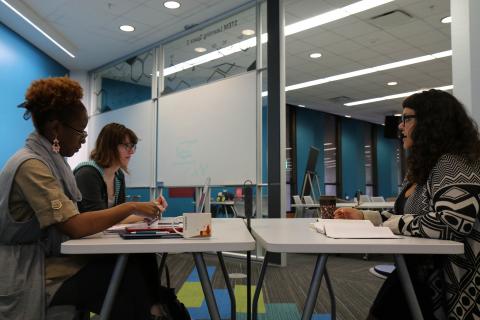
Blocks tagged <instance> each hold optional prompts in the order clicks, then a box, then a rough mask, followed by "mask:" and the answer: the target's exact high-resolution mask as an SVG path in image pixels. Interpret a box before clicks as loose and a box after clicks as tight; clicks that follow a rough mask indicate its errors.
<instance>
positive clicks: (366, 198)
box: [360, 194, 372, 203]
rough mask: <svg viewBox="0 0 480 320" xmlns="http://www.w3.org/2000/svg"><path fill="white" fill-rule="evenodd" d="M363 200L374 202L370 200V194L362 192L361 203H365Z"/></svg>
mask: <svg viewBox="0 0 480 320" xmlns="http://www.w3.org/2000/svg"><path fill="white" fill-rule="evenodd" d="M363 202H372V201H371V200H370V196H368V195H366V194H361V195H360V203H363Z"/></svg>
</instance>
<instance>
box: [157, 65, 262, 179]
mask: <svg viewBox="0 0 480 320" xmlns="http://www.w3.org/2000/svg"><path fill="white" fill-rule="evenodd" d="M157 123H158V138H157V143H158V145H157V150H158V158H157V181H159V182H162V183H163V185H165V186H201V185H203V184H204V182H205V179H206V178H207V177H210V178H211V183H212V185H239V184H243V182H244V181H245V180H251V181H252V182H253V183H254V184H255V183H256V168H257V166H256V159H257V158H256V157H257V156H256V152H257V111H256V74H255V71H253V72H249V73H246V74H242V75H239V76H234V77H231V78H228V79H225V80H221V81H217V82H214V83H211V84H207V85H203V86H200V87H196V88H193V89H189V90H186V91H182V92H178V93H173V94H170V95H167V96H164V97H161V98H160V99H159V101H158V121H157Z"/></svg>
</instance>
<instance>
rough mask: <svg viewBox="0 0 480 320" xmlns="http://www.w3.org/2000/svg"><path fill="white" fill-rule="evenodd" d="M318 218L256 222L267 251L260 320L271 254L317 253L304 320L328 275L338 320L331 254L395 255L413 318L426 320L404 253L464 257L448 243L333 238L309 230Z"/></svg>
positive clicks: (458, 245) (458, 246)
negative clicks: (330, 274) (328, 264)
mask: <svg viewBox="0 0 480 320" xmlns="http://www.w3.org/2000/svg"><path fill="white" fill-rule="evenodd" d="M314 221H315V219H305V218H303V219H302V218H300V219H254V220H252V221H251V226H252V233H253V236H254V237H255V239H256V240H257V242H258V243H259V244H260V245H261V246H262V247H263V248H265V250H266V251H267V253H266V255H265V260H264V262H263V265H262V269H261V271H260V276H259V280H258V283H257V289H256V291H255V295H254V300H253V317H254V319H256V317H257V305H258V298H259V295H260V290H261V287H262V282H263V278H264V276H265V272H266V268H267V265H268V256H269V253H270V252H287V253H317V254H318V258H317V263H316V266H315V269H314V271H313V277H312V282H311V284H310V288H309V291H308V295H307V298H306V302H305V306H304V309H303V315H302V319H310V318H311V316H312V313H313V309H314V307H315V301H316V299H317V296H318V291H319V289H320V283H321V279H322V276H323V275H324V274H325V276H326V277H325V279H326V281H327V286H329V291H330V295H331V302H332V319H334V318H335V302H334V295H333V290H330V289H331V285H330V284H329V279H328V275H327V274H326V267H325V266H326V262H327V258H328V255H329V254H331V253H382V254H393V255H394V257H395V263H396V266H397V269H398V272H399V276H400V280H401V282H402V285H403V289H404V292H405V295H406V298H407V302H408V305H409V307H410V310H411V311H412V315H413V316H414V319H423V318H422V313H421V311H420V307H419V305H418V301H417V298H416V296H415V291H414V289H413V286H412V282H411V280H410V276H409V274H408V270H407V267H406V264H405V260H404V257H403V255H404V254H462V253H463V244H462V243H459V242H454V241H447V240H434V239H423V238H413V237H404V238H402V239H332V238H328V237H326V236H324V235H322V234H320V233H318V232H316V231H315V230H313V228H311V227H310V223H311V222H314Z"/></svg>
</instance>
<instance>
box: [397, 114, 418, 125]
mask: <svg viewBox="0 0 480 320" xmlns="http://www.w3.org/2000/svg"><path fill="white" fill-rule="evenodd" d="M416 117H417V116H416V115H414V114H402V117H401V118H400V121H402V122H403V125H404V126H405V124H406V123H407V122H409V121H410V119H415V118H416Z"/></svg>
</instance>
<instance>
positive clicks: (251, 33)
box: [242, 29, 255, 36]
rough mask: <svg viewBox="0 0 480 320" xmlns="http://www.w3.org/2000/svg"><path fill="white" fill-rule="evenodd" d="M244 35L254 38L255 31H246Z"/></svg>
mask: <svg viewBox="0 0 480 320" xmlns="http://www.w3.org/2000/svg"><path fill="white" fill-rule="evenodd" d="M242 34H243V35H244V36H252V35H254V34H255V30H252V29H245V30H242Z"/></svg>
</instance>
